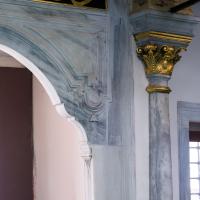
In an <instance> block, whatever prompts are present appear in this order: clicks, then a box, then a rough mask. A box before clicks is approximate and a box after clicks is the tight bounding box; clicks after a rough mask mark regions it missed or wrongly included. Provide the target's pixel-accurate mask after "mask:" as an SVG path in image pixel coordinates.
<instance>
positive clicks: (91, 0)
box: [34, 0, 107, 9]
mask: <svg viewBox="0 0 200 200" xmlns="http://www.w3.org/2000/svg"><path fill="white" fill-rule="evenodd" d="M34 1H37V2H46V3H60V4H66V5H72V6H76V7H90V8H99V9H106V6H107V5H106V0H34Z"/></svg>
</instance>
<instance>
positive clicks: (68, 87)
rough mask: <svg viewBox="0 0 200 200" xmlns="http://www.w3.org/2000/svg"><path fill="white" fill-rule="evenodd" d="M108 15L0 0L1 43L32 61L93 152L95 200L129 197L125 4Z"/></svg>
mask: <svg viewBox="0 0 200 200" xmlns="http://www.w3.org/2000/svg"><path fill="white" fill-rule="evenodd" d="M108 3H109V8H110V9H109V10H92V9H78V8H72V7H67V6H63V5H51V4H44V3H36V2H33V1H31V0H0V44H3V45H5V46H8V47H10V48H11V49H13V50H15V51H17V52H19V53H20V54H22V55H23V56H25V57H26V58H27V59H29V60H30V61H31V62H32V63H34V64H35V65H36V66H37V67H38V68H39V69H40V70H41V71H42V72H43V73H44V74H45V76H46V77H47V78H48V79H49V81H50V82H51V83H52V85H53V86H54V88H55V89H56V91H57V93H58V95H59V97H60V100H61V102H62V103H64V105H65V108H66V111H67V112H68V113H69V114H70V115H72V116H75V118H76V120H77V121H79V122H80V123H81V124H82V126H83V128H84V129H85V131H86V134H87V137H88V142H89V144H90V146H91V148H92V158H93V173H94V174H93V176H94V186H93V187H94V197H95V200H111V199H115V200H130V199H135V178H134V176H135V175H134V173H135V163H134V112H133V107H134V106H133V105H134V102H133V64H132V57H133V56H132V54H133V53H134V52H133V49H132V42H133V38H132V33H131V31H130V26H129V20H128V15H129V5H130V4H129V2H128V0H110V1H109V2H108Z"/></svg>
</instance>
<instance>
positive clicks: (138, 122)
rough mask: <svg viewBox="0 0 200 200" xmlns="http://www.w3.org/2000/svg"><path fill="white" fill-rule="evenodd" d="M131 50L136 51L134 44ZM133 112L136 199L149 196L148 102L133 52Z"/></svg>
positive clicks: (144, 80) (142, 199)
mask: <svg viewBox="0 0 200 200" xmlns="http://www.w3.org/2000/svg"><path fill="white" fill-rule="evenodd" d="M133 52H136V46H135V44H134V47H133ZM133 61H134V107H135V109H134V112H135V150H136V200H148V197H149V154H148V152H149V123H148V122H149V112H148V109H149V104H148V94H147V92H146V90H145V89H146V86H147V85H148V82H147V79H146V77H145V73H144V68H143V65H142V63H141V61H140V60H139V59H138V58H137V56H136V54H134V59H133Z"/></svg>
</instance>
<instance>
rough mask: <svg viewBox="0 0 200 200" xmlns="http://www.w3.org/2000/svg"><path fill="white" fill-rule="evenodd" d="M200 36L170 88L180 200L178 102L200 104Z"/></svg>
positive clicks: (176, 196)
mask: <svg viewBox="0 0 200 200" xmlns="http://www.w3.org/2000/svg"><path fill="white" fill-rule="evenodd" d="M199 86H200V36H198V37H196V38H194V39H193V42H192V44H191V45H190V46H189V48H188V51H187V52H185V53H183V56H182V60H181V61H180V62H179V63H177V65H176V67H175V69H174V72H173V76H172V79H171V81H170V87H171V89H172V93H171V94H170V125H171V141H172V164H173V166H172V167H173V178H174V179H173V183H174V199H179V181H178V180H179V172H178V129H177V101H187V102H193V103H200V89H199V88H200V87H199Z"/></svg>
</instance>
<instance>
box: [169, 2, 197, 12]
mask: <svg viewBox="0 0 200 200" xmlns="http://www.w3.org/2000/svg"><path fill="white" fill-rule="evenodd" d="M199 1H200V0H188V1H186V2H183V3H181V4H179V5H177V6H174V7H172V8H170V10H169V11H170V12H171V13H176V12H178V11H180V10H183V9H185V8H188V7H190V6H192V5H194V4H195V3H197V2H199Z"/></svg>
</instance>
